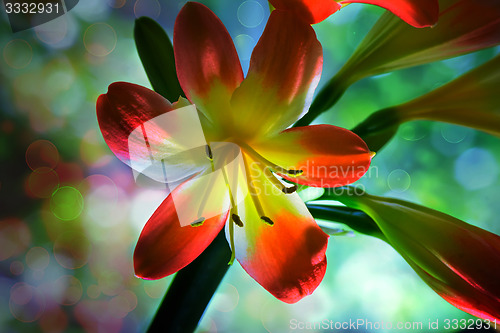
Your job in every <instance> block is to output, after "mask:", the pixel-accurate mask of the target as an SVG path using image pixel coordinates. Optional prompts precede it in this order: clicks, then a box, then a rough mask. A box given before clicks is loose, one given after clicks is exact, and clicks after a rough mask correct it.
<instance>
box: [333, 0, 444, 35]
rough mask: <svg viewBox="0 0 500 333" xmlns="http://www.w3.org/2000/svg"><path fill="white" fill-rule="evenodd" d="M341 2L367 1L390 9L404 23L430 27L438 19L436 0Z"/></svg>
mask: <svg viewBox="0 0 500 333" xmlns="http://www.w3.org/2000/svg"><path fill="white" fill-rule="evenodd" d="M339 3H341V4H348V3H367V4H371V5H376V6H379V7H382V8H385V9H387V10H389V11H391V12H392V13H393V14H395V15H397V16H399V17H400V18H401V19H402V20H403V21H405V22H406V23H408V24H410V25H412V26H414V27H416V28H424V27H430V26H432V25H434V24H436V22H437V21H438V17H439V3H438V1H437V0H342V1H339Z"/></svg>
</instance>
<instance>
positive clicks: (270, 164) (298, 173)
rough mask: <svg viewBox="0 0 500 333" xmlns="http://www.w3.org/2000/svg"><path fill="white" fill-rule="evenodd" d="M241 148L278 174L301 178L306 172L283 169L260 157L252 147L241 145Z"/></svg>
mask: <svg viewBox="0 0 500 333" xmlns="http://www.w3.org/2000/svg"><path fill="white" fill-rule="evenodd" d="M240 146H241V147H243V148H245V151H246V152H247V153H248V154H249V155H252V157H254V158H255V159H256V160H259V161H260V162H262V163H264V164H265V165H267V166H269V167H270V168H271V169H273V170H274V171H275V172H278V173H284V174H288V175H290V176H294V177H296V176H300V175H301V174H302V173H304V170H294V169H285V168H283V167H280V166H279V165H277V164H274V163H273V162H271V161H269V160H268V159H266V158H265V157H263V156H262V155H260V154H259V153H258V152H256V151H255V149H253V148H252V147H250V146H249V145H247V144H246V143H241V144H240Z"/></svg>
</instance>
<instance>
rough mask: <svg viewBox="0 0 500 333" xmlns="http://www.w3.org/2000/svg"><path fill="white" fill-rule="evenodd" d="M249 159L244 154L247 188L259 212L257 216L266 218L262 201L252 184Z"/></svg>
mask: <svg viewBox="0 0 500 333" xmlns="http://www.w3.org/2000/svg"><path fill="white" fill-rule="evenodd" d="M247 158H248V157H246V156H245V155H244V154H243V163H244V164H245V175H246V180H247V187H248V192H249V193H250V197H251V198H252V201H253V205H254V206H255V209H256V210H257V214H259V216H264V210H263V209H262V205H261V203H260V200H259V198H258V196H257V193H256V192H255V189H254V188H253V183H252V182H251V179H252V177H251V176H250V173H249V172H250V171H249V170H250V168H249V167H248V161H247Z"/></svg>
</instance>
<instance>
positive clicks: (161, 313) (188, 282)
mask: <svg viewBox="0 0 500 333" xmlns="http://www.w3.org/2000/svg"><path fill="white" fill-rule="evenodd" d="M230 257H231V251H230V250H229V246H228V245H227V241H226V236H225V234H224V229H222V231H221V232H220V233H219V235H218V236H217V237H216V238H215V239H214V241H213V242H212V244H210V245H209V246H208V248H207V249H206V250H205V251H204V252H203V253H202V254H201V255H200V256H199V257H198V258H196V259H195V260H194V261H193V262H192V263H191V264H189V265H188V266H186V267H184V268H183V269H181V270H180V271H179V272H178V273H177V274H176V275H175V277H174V280H173V281H172V283H171V285H170V287H169V289H168V290H167V294H166V295H165V298H164V299H163V301H162V303H161V305H160V308H159V309H158V311H157V313H156V315H155V318H154V319H153V322H152V323H151V325H150V326H149V328H148V332H149V333H154V332H172V333H176V332H182V333H184V332H193V331H194V330H195V329H196V326H197V325H198V322H199V321H200V318H201V316H202V315H203V313H204V312H205V309H206V307H207V305H208V303H209V302H210V299H211V298H212V296H213V295H214V293H215V291H216V289H217V287H218V286H219V284H220V282H221V281H222V279H223V278H224V275H225V274H226V272H227V270H228V268H229V267H230V266H229V265H228V264H227V263H228V262H229V259H230Z"/></svg>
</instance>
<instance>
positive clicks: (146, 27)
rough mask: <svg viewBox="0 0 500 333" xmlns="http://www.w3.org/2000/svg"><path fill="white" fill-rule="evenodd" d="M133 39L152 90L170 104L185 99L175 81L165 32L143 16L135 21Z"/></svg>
mask: <svg viewBox="0 0 500 333" xmlns="http://www.w3.org/2000/svg"><path fill="white" fill-rule="evenodd" d="M134 39H135V45H136V47H137V52H138V53H139V57H140V58H141V61H142V65H143V66H144V69H145V71H146V74H147V75H148V78H149V81H150V82H151V85H152V86H153V89H154V90H155V91H156V92H157V93H159V94H160V95H162V96H163V97H165V98H166V99H168V100H169V101H170V102H175V101H177V100H178V99H179V97H180V96H182V97H186V96H185V95H184V92H183V91H182V88H181V85H180V84H179V80H178V79H177V72H176V70H175V59H174V48H173V47H172V42H171V41H170V38H168V35H167V33H166V32H165V30H163V28H162V27H161V26H160V25H159V24H158V23H156V22H155V21H154V20H152V19H150V18H149V17H144V16H143V17H140V18H138V19H137V20H135V27H134Z"/></svg>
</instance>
